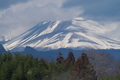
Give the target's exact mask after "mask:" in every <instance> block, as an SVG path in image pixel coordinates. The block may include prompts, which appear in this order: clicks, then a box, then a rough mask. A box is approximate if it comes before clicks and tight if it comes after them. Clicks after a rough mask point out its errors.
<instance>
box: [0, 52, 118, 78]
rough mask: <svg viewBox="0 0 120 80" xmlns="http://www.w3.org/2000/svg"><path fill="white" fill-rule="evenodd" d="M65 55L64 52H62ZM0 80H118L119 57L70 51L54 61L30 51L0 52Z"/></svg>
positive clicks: (60, 54) (100, 53) (102, 53)
mask: <svg viewBox="0 0 120 80" xmlns="http://www.w3.org/2000/svg"><path fill="white" fill-rule="evenodd" d="M66 54H67V53H66ZM0 80H120V60H115V59H114V57H113V56H111V55H110V54H107V53H104V52H94V51H90V52H89V53H85V52H83V53H81V54H80V56H79V57H78V58H75V57H74V53H73V52H71V51H70V52H69V53H68V57H67V58H64V57H63V54H62V53H61V52H59V53H58V57H57V58H56V59H55V60H52V59H51V61H48V60H46V59H44V58H40V59H39V58H35V57H33V56H32V55H30V54H20V53H14V54H12V53H11V52H9V51H8V52H7V53H6V54H0Z"/></svg>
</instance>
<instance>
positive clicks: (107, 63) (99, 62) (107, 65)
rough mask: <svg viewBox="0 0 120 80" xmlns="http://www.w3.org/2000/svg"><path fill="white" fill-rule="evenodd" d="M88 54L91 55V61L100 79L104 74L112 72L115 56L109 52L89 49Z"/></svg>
mask: <svg viewBox="0 0 120 80" xmlns="http://www.w3.org/2000/svg"><path fill="white" fill-rule="evenodd" d="M87 55H88V57H89V61H90V62H91V64H92V65H93V66H94V69H95V71H96V73H97V75H98V79H99V77H100V76H102V75H108V74H109V73H108V72H110V70H111V69H112V68H113V66H114V65H113V64H114V57H113V56H111V55H110V54H108V53H104V52H100V51H95V50H94V49H89V50H88V52H87ZM108 70H109V71H108Z"/></svg>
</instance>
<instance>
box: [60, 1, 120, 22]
mask: <svg viewBox="0 0 120 80" xmlns="http://www.w3.org/2000/svg"><path fill="white" fill-rule="evenodd" d="M119 4H120V0H67V1H66V2H65V3H64V4H63V6H62V7H64V8H70V7H75V6H81V7H82V8H83V9H84V14H83V16H84V17H86V18H89V19H94V20H105V19H106V20H110V19H111V20H116V21H118V20H120V17H119V16H120V5H119Z"/></svg>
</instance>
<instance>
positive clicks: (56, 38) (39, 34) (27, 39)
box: [4, 18, 120, 51]
mask: <svg viewBox="0 0 120 80" xmlns="http://www.w3.org/2000/svg"><path fill="white" fill-rule="evenodd" d="M93 24H94V25H93ZM97 25H98V24H97V23H95V22H92V21H90V20H84V19H81V18H75V19H74V20H68V21H43V22H40V23H39V24H38V25H36V26H35V27H33V28H31V29H30V30H28V31H26V32H24V33H23V34H21V35H19V36H18V37H16V38H14V39H12V40H11V41H9V42H7V43H5V44H4V47H5V48H6V49H8V50H14V51H22V50H24V48H25V47H26V46H30V47H32V48H34V49H36V50H38V51H41V50H50V49H59V48H77V49H84V48H86V47H92V48H95V49H111V48H113V49H119V48H120V42H119V41H116V40H113V39H109V38H106V37H103V36H100V35H99V34H98V33H102V32H104V30H102V26H98V27H97V28H95V27H96V26H97Z"/></svg>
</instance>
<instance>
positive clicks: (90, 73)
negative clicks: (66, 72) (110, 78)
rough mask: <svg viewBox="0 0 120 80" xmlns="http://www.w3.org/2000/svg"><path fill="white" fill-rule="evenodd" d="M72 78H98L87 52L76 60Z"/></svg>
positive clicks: (79, 79) (72, 79) (73, 79)
mask: <svg viewBox="0 0 120 80" xmlns="http://www.w3.org/2000/svg"><path fill="white" fill-rule="evenodd" d="M71 80H97V76H96V71H95V70H94V68H93V66H92V65H91V64H90V62H89V60H88V57H87V55H86V54H85V53H82V57H79V58H78V59H77V61H76V62H75V64H74V70H73V72H72V77H71Z"/></svg>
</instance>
